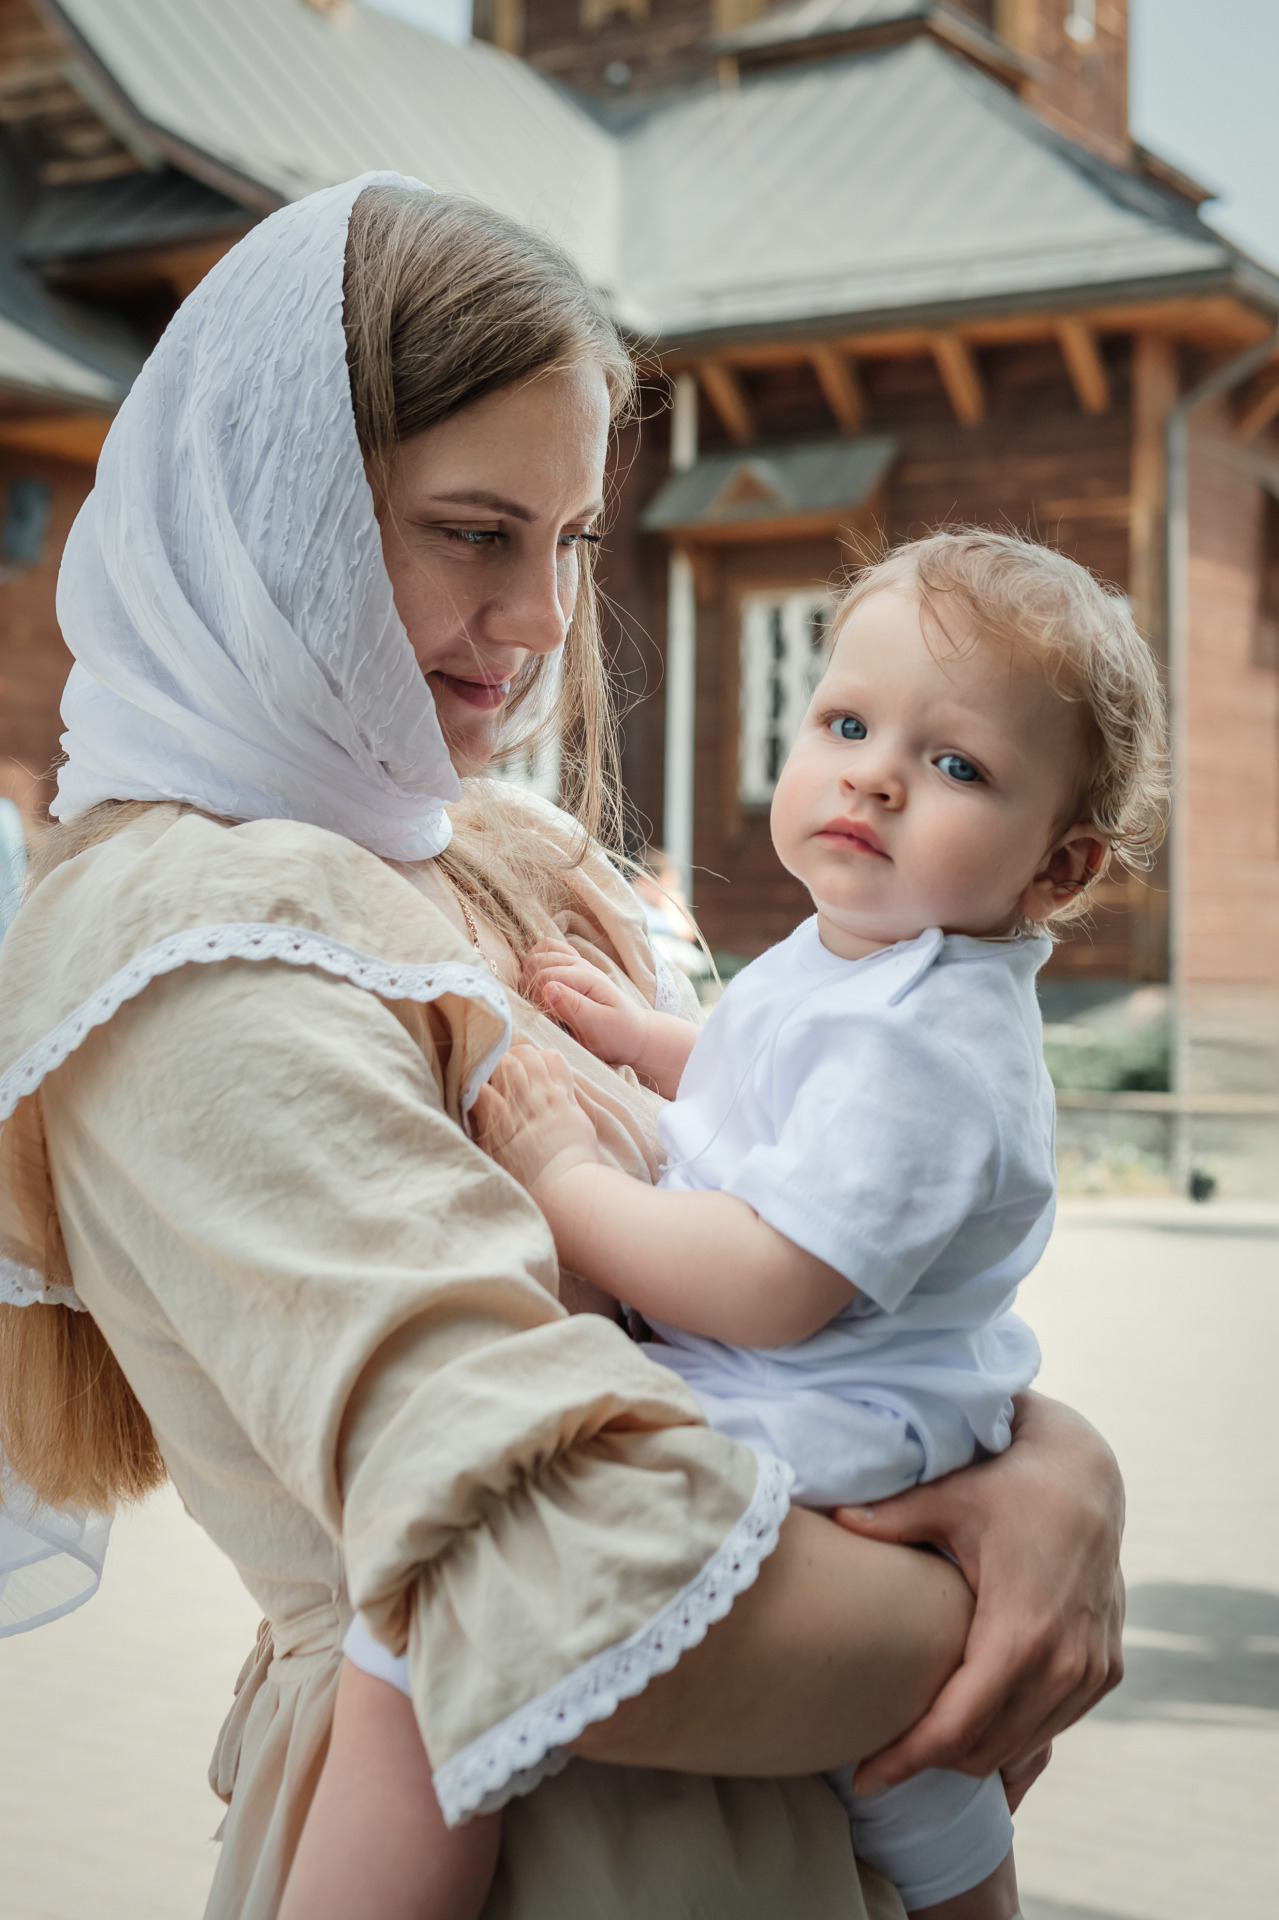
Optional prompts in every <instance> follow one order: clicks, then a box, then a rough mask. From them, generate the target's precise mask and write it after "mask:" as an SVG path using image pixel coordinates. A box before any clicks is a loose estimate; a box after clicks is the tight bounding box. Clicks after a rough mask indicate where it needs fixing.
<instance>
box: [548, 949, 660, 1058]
mask: <svg viewBox="0 0 1279 1920" xmlns="http://www.w3.org/2000/svg"><path fill="white" fill-rule="evenodd" d="M520 991H521V993H523V994H524V995H525V996H526V998H528V999H529V1000H531V1001H533V1003H534V1005H535V1006H540V1007H542V1008H543V1010H544V1011H545V1012H546V1013H548V1014H549V1015H550V1016H551V1019H552V1020H558V1021H559V1022H560V1024H561V1026H565V1027H567V1028H568V1030H569V1032H570V1033H571V1034H572V1036H573V1038H574V1039H575V1040H578V1041H580V1042H581V1044H582V1046H584V1047H585V1048H586V1049H587V1050H588V1052H590V1053H593V1054H594V1055H595V1057H596V1059H597V1060H602V1061H603V1062H604V1064H605V1065H606V1066H609V1067H633V1066H634V1065H635V1064H636V1062H637V1061H638V1060H639V1058H640V1056H641V1055H642V1053H643V1051H644V1043H645V1040H646V1039H647V1037H648V1036H647V1022H648V1021H649V1020H650V1019H651V1015H650V1014H649V1013H648V1011H647V1009H646V1008H644V1007H638V1006H636V1004H635V1002H634V1001H633V1000H631V999H630V998H629V997H628V995H626V994H624V993H623V992H622V990H621V988H620V987H618V986H616V985H615V984H614V983H613V981H611V980H610V979H609V978H608V975H607V974H604V973H601V972H600V970H599V968H598V967H593V966H592V965H591V963H590V961H589V960H583V958H582V956H581V954H580V953H578V952H577V951H576V950H575V949H574V948H573V947H570V946H569V945H568V943H567V941H564V940H539V941H538V943H537V945H536V946H535V947H533V948H531V949H530V951H529V955H528V958H527V959H526V960H525V962H524V970H523V972H522V974H521V975H520Z"/></svg>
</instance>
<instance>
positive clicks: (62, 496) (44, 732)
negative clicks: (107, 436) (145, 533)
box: [0, 448, 93, 815]
mask: <svg viewBox="0 0 1279 1920" xmlns="http://www.w3.org/2000/svg"><path fill="white" fill-rule="evenodd" d="M26 477H30V478H33V479H41V480H47V481H48V482H49V483H50V484H51V485H52V487H53V490H54V492H53V506H52V511H51V514H50V518H49V527H48V532H47V534H46V537H45V542H44V550H43V554H42V556H41V559H40V561H39V563H38V564H37V565H35V566H30V567H13V566H10V565H7V564H5V565H0V793H3V794H5V796H6V797H11V798H13V799H16V800H18V801H19V803H20V804H23V805H25V806H28V807H29V808H30V809H31V810H32V811H33V812H34V813H36V814H37V815H39V814H42V813H43V810H44V808H45V807H47V805H48V802H49V801H50V800H51V799H52V797H53V779H52V777H51V769H52V766H53V762H54V760H55V757H56V756H57V753H58V735H59V733H60V731H61V723H60V721H59V718H58V703H59V701H60V699H61V697H62V688H63V684H64V682H65V680H66V677H67V674H68V672H69V671H70V668H71V656H70V654H69V653H68V652H67V650H66V647H65V646H64V645H63V642H62V636H61V634H60V633H59V631H58V623H57V618H56V615H55V612H54V590H55V586H56V583H57V575H58V562H59V560H60V558H61V555H62V547H63V543H64V541H65V540H66V537H67V534H68V533H69V532H70V529H71V522H72V521H73V520H74V518H75V516H76V514H77V512H78V511H79V508H80V503H81V501H82V500H83V499H84V497H85V495H86V494H87V493H88V491H89V489H90V487H91V486H92V484H93V470H92V468H90V467H85V466H80V465H73V464H71V463H70V462H65V461H57V460H48V459H43V458H41V457H40V456H38V455H35V454H28V453H18V452H16V451H10V450H7V449H3V448H0V515H3V513H4V511H5V509H6V506H7V501H8V493H9V485H10V482H11V481H12V480H14V479H16V478H26Z"/></svg>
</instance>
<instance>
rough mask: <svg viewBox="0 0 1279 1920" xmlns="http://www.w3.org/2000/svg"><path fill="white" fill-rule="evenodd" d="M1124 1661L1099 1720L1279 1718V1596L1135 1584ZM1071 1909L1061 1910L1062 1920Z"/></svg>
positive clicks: (1235, 1589)
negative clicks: (1117, 1684) (1118, 1682)
mask: <svg viewBox="0 0 1279 1920" xmlns="http://www.w3.org/2000/svg"><path fill="white" fill-rule="evenodd" d="M1124 1661H1125V1675H1124V1681H1123V1684H1122V1686H1120V1687H1119V1688H1118V1689H1117V1690H1116V1691H1115V1692H1114V1693H1112V1694H1110V1695H1109V1696H1108V1697H1107V1698H1106V1699H1105V1700H1104V1701H1103V1702H1102V1704H1101V1706H1100V1707H1098V1708H1097V1710H1096V1716H1095V1717H1097V1718H1100V1719H1103V1720H1166V1719H1181V1720H1184V1719H1193V1720H1197V1721H1201V1722H1204V1723H1206V1724H1211V1723H1212V1722H1214V1721H1218V1722H1220V1723H1222V1724H1236V1725H1237V1724H1238V1722H1239V1720H1240V1719H1241V1718H1242V1717H1247V1718H1251V1717H1252V1716H1253V1715H1255V1714H1274V1715H1276V1717H1277V1718H1279V1594H1276V1593H1262V1592H1258V1591H1256V1590H1254V1589H1252V1588H1249V1587H1214V1586H1190V1585H1187V1586H1181V1585H1179V1584H1174V1583H1172V1582H1151V1583H1149V1584H1147V1585H1143V1586H1137V1587H1133V1588H1132V1589H1131V1591H1130V1593H1129V1595H1128V1619H1127V1624H1126V1626H1125V1629H1124ZM1071 1911H1073V1910H1068V1909H1067V1908H1064V1907H1063V1908H1062V1909H1061V1914H1062V1916H1063V1920H1065V1916H1067V1915H1068V1913H1069V1912H1071ZM1028 1920H1029V1916H1028ZM1045 1920H1049V1916H1048V1915H1045ZM1053 1920H1055V1916H1054V1917H1053Z"/></svg>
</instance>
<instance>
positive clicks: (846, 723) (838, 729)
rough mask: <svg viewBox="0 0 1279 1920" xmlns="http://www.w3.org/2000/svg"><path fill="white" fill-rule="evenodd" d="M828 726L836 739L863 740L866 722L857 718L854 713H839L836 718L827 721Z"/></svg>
mask: <svg viewBox="0 0 1279 1920" xmlns="http://www.w3.org/2000/svg"><path fill="white" fill-rule="evenodd" d="M827 724H828V726H829V727H830V730H831V732H832V733H833V734H834V736H835V738H836V739H837V740H864V739H865V738H866V722H865V721H864V720H859V719H858V718H857V716H856V714H855V713H841V714H840V715H839V716H838V717H837V718H836V719H834V720H831V721H828V722H827Z"/></svg>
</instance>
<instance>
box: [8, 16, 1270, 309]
mask: <svg viewBox="0 0 1279 1920" xmlns="http://www.w3.org/2000/svg"><path fill="white" fill-rule="evenodd" d="M46 3H47V4H50V5H52V4H53V3H54V0H46ZM56 5H57V7H58V9H59V10H60V11H61V13H62V14H63V15H64V16H65V17H66V19H67V20H68V21H70V22H71V23H73V25H74V27H75V29H76V31H77V32H78V34H79V36H80V38H81V42H82V45H83V47H84V48H86V49H88V50H89V51H90V52H91V53H92V55H93V57H94V58H95V59H96V60H97V61H98V62H99V63H100V66H101V69H102V70H103V71H104V72H105V74H106V75H107V76H108V78H109V80H110V82H111V83H112V84H113V85H114V86H115V87H117V88H118V89H119V90H120V92H121V94H122V96H123V97H124V99H125V101H126V102H127V103H128V107H129V110H130V111H131V112H133V113H134V114H135V115H136V116H137V121H138V126H139V129H140V130H141V131H145V128H146V127H151V128H152V129H158V130H163V132H164V134H165V137H166V138H167V139H168V140H169V141H170V146H169V149H168V150H169V152H170V154H171V156H172V154H173V151H174V149H173V145H172V143H173V142H175V141H176V142H180V143H182V145H183V153H184V155H185V156H188V157H184V158H181V159H179V161H178V164H180V165H187V164H189V165H190V170H191V172H192V173H196V174H198V173H199V172H200V168H201V156H205V157H206V158H207V160H208V171H207V172H206V175H205V177H206V178H207V179H209V180H214V179H215V176H216V179H218V180H225V178H226V177H227V170H230V172H232V173H234V174H236V175H238V176H239V177H240V178H241V179H245V180H249V181H254V182H260V183H262V185H263V186H264V187H265V188H267V189H268V190H269V191H270V193H272V194H274V195H276V196H278V197H280V198H291V197H294V196H296V195H299V194H302V193H305V192H308V191H310V190H311V189H313V188H315V187H317V186H321V185H325V184H328V183H330V182H332V181H336V180H339V179H343V178H346V177H349V176H350V175H352V174H355V173H358V172H361V171H363V170H365V169H367V168H373V167H394V168H398V169H400V170H402V171H404V172H407V173H412V174H416V175H418V176H419V177H420V178H422V179H424V180H426V181H428V182H429V183H430V184H431V185H434V186H439V187H450V188H455V189H460V190H463V191H466V192H469V193H472V194H474V195H476V196H477V197H478V198H480V199H483V200H486V201H489V202H491V203H492V204H494V205H496V206H499V207H501V208H502V209H504V210H505V211H508V212H510V213H513V214H515V215H516V216H517V217H520V218H523V219H526V220H530V221H532V222H533V223H534V224H535V225H537V226H539V227H540V228H542V229H543V230H546V231H549V232H551V233H552V234H554V235H555V236H556V237H557V238H559V239H561V240H563V241H564V242H565V244H566V245H568V246H569V247H570V248H571V249H572V250H573V251H574V252H575V253H576V254H577V257H578V258H579V259H580V260H581V262H582V264H583V266H584V267H585V269H586V271H587V272H588V273H589V274H590V275H591V276H592V277H593V279H594V280H595V282H596V283H597V284H598V285H599V286H601V287H602V288H604V289H605V290H606V291H607V292H608V293H609V294H610V296H611V297H612V299H613V301H614V304H615V309H616V311H617V313H618V315H619V318H620V319H621V320H622V321H623V322H624V323H626V324H627V325H629V326H631V327H632V328H634V329H635V330H636V331H637V332H640V333H644V334H649V335H652V336H655V337H657V338H659V339H661V340H663V341H664V342H667V343H671V342H688V343H690V344H695V343H696V342H697V341H698V340H699V339H700V340H703V341H707V340H711V339H715V338H724V337H727V336H732V335H739V336H740V335H743V334H748V333H750V332H751V331H752V330H771V329H776V328H779V327H795V326H807V327H811V328H814V329H820V328H825V329H827V330H829V329H831V328H832V327H835V326H844V325H846V326H847V327H848V328H849V329H855V328H856V327H858V326H859V325H860V326H869V325H872V324H875V325H881V324H886V323H887V322H888V320H890V319H892V318H896V319H898V320H900V319H901V318H902V317H903V316H904V315H907V314H909V315H910V316H911V318H912V319H913V320H918V319H919V318H920V316H922V315H928V314H930V313H931V314H934V315H936V314H944V315H947V316H949V315H952V314H954V313H956V312H963V311H965V310H972V309H973V308H974V307H982V306H990V305H1000V304H1003V305H1008V304H1013V305H1025V304H1033V303H1035V302H1046V301H1048V300H1055V299H1059V298H1060V299H1065V300H1070V301H1072V302H1083V301H1091V300H1096V299H1100V298H1106V297H1117V296H1118V294H1119V293H1120V292H1122V294H1123V295H1125V296H1127V295H1128V294H1131V293H1134V292H1135V293H1139V294H1145V293H1149V292H1154V293H1164V292H1168V291H1171V290H1177V291H1182V290H1193V289H1194V288H1195V287H1210V286H1211V287H1214V288H1217V287H1222V286H1233V287H1235V288H1236V289H1237V290H1241V291H1243V292H1244V293H1245V294H1246V296H1247V297H1249V298H1251V299H1253V300H1254V301H1255V302H1256V303H1258V304H1259V305H1261V306H1263V307H1266V306H1269V307H1273V308H1275V309H1279V280H1276V279H1275V278H1274V277H1273V276H1270V275H1267V274H1266V273H1265V272H1264V271H1263V270H1262V269H1259V268H1256V267H1254V266H1253V265H1252V263H1250V262H1248V261H1247V260H1246V259H1245V258H1244V256H1242V255H1241V254H1240V253H1239V252H1238V250H1237V249H1235V248H1233V247H1231V246H1230V244H1229V243H1228V242H1226V241H1225V240H1223V239H1221V238H1220V237H1219V236H1218V235H1216V234H1215V233H1213V232H1212V230H1211V229H1210V228H1208V227H1206V226H1204V225H1203V224H1201V223H1200V222H1199V221H1198V220H1197V218H1196V217H1195V216H1194V214H1193V213H1192V212H1191V211H1190V210H1189V209H1188V208H1187V207H1186V206H1185V205H1184V204H1183V203H1181V202H1178V201H1177V200H1176V199H1175V197H1174V196H1173V195H1172V194H1171V193H1169V192H1167V191H1164V190H1162V189H1160V188H1158V187H1155V186H1152V185H1150V184H1148V183H1145V182H1143V181H1142V180H1140V179H1139V178H1137V177H1136V176H1134V175H1132V174H1128V173H1125V172H1123V171H1122V170H1121V169H1119V168H1117V167H1113V166H1110V165H1109V164H1108V163H1106V162H1105V161H1102V160H1099V159H1097V158H1095V157H1094V156H1092V155H1091V154H1089V153H1087V152H1086V151H1085V150H1084V149H1083V148H1081V147H1079V146H1078V145H1076V144H1075V143H1073V142H1072V141H1070V140H1069V139H1068V138H1067V137H1066V136H1064V135H1062V134H1059V133H1057V132H1055V131H1054V130H1052V129H1050V128H1049V127H1047V126H1046V125H1045V124H1044V123H1043V122H1042V121H1041V120H1040V119H1039V118H1038V116H1037V115H1036V114H1035V113H1034V112H1033V111H1032V110H1031V109H1030V108H1028V107H1026V106H1024V105H1023V104H1022V103H1021V102H1020V101H1019V100H1017V99H1016V98H1015V97H1014V96H1013V95H1012V94H1011V93H1010V92H1009V91H1008V89H1006V88H1005V87H1003V86H1001V85H1000V84H998V82H996V81H994V80H992V79H991V78H989V77H988V76H987V75H985V74H984V73H981V72H979V71H977V69H976V68H975V67H974V66H973V65H972V64H971V63H970V62H968V61H967V60H964V59H962V58H960V57H959V56H958V55H956V54H955V53H953V52H951V51H949V50H948V49H947V48H946V47H944V46H942V45H940V44H939V43H938V42H937V41H936V40H934V39H933V38H931V37H927V36H918V37H915V38H912V39H909V40H907V41H905V42H902V43H898V44H894V45H892V46H889V47H882V48H879V49H878V50H876V51H865V50H863V51H861V52H850V53H848V54H845V55H841V56H839V57H837V58H829V59H825V60H822V61H809V62H805V63H802V64H799V63H797V64H792V65H784V66H781V67H774V68H764V69H759V70H752V71H750V72H747V73H744V74H743V77H742V80H741V84H740V86H731V85H724V86H720V85H717V84H716V83H715V82H713V81H712V82H708V83H705V84H698V85H696V86H693V87H689V88H685V89H677V90H672V91H670V92H667V93H665V94H663V95H660V96H655V97H653V98H652V99H651V100H648V101H645V100H640V99H638V98H637V99H635V101H634V103H633V106H632V107H630V108H629V109H628V113H627V115H626V116H625V118H610V123H609V125H607V126H606V125H604V124H602V123H601V121H600V120H599V119H596V118H593V117H592V116H591V114H590V113H588V111H587V110H586V109H585V107H584V106H582V105H579V104H577V103H576V102H575V101H574V100H573V99H572V98H571V97H570V96H569V95H568V94H567V93H566V92H565V91H564V90H563V89H562V88H560V87H558V86H557V85H555V84H553V83H551V82H549V81H547V80H546V79H545V78H543V77H542V76H541V75H539V74H537V73H536V72H534V71H533V69H532V68H530V67H528V66H526V65H525V64H524V63H523V62H521V61H519V60H516V59H512V58H510V57H509V56H507V55H505V54H503V53H500V52H498V51H497V50H496V49H494V48H492V47H490V46H487V45H484V44H482V43H472V44H470V45H468V46H463V47H455V46H450V45H447V44H446V43H444V42H443V41H439V40H436V39H434V38H432V37H431V36H430V35H429V34H426V33H424V32H422V31H421V30H420V29H418V28H415V27H411V26H409V25H407V24H405V23H404V22H401V21H399V20H395V19H392V18H389V17H388V16H386V15H383V14H380V13H375V12H371V11H366V10H364V9H363V8H360V7H358V6H352V7H348V8H347V9H345V10H344V11H338V12H336V13H334V14H331V15H324V14H321V13H319V12H316V11H314V10H313V9H312V8H310V7H308V6H304V5H302V4H301V0H56ZM921 9H923V10H928V11H935V10H936V8H935V5H933V6H931V7H927V8H925V0H803V4H802V5H800V6H799V7H798V8H796V9H791V10H789V11H788V14H787V15H785V16H779V17H780V18H782V19H790V21H791V26H792V29H793V28H794V25H795V22H796V20H800V22H801V24H802V21H803V20H807V19H810V18H811V21H812V23H813V24H814V30H816V24H817V23H818V22H819V21H820V22H824V23H829V22H831V21H833V20H835V19H836V18H838V19H839V21H840V22H841V23H842V24H843V25H844V26H846V25H847V24H848V23H849V22H851V21H853V19H854V16H856V21H857V23H858V24H863V25H865V24H873V23H874V21H876V20H889V19H903V18H906V19H908V18H913V17H914V16H915V15H916V14H917V13H919V12H920V11H921ZM757 24H760V25H761V27H762V23H757ZM822 30H823V31H824V32H825V31H829V25H828V24H826V25H823V28H822ZM157 137H159V136H158V134H157ZM259 190H260V189H259Z"/></svg>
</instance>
